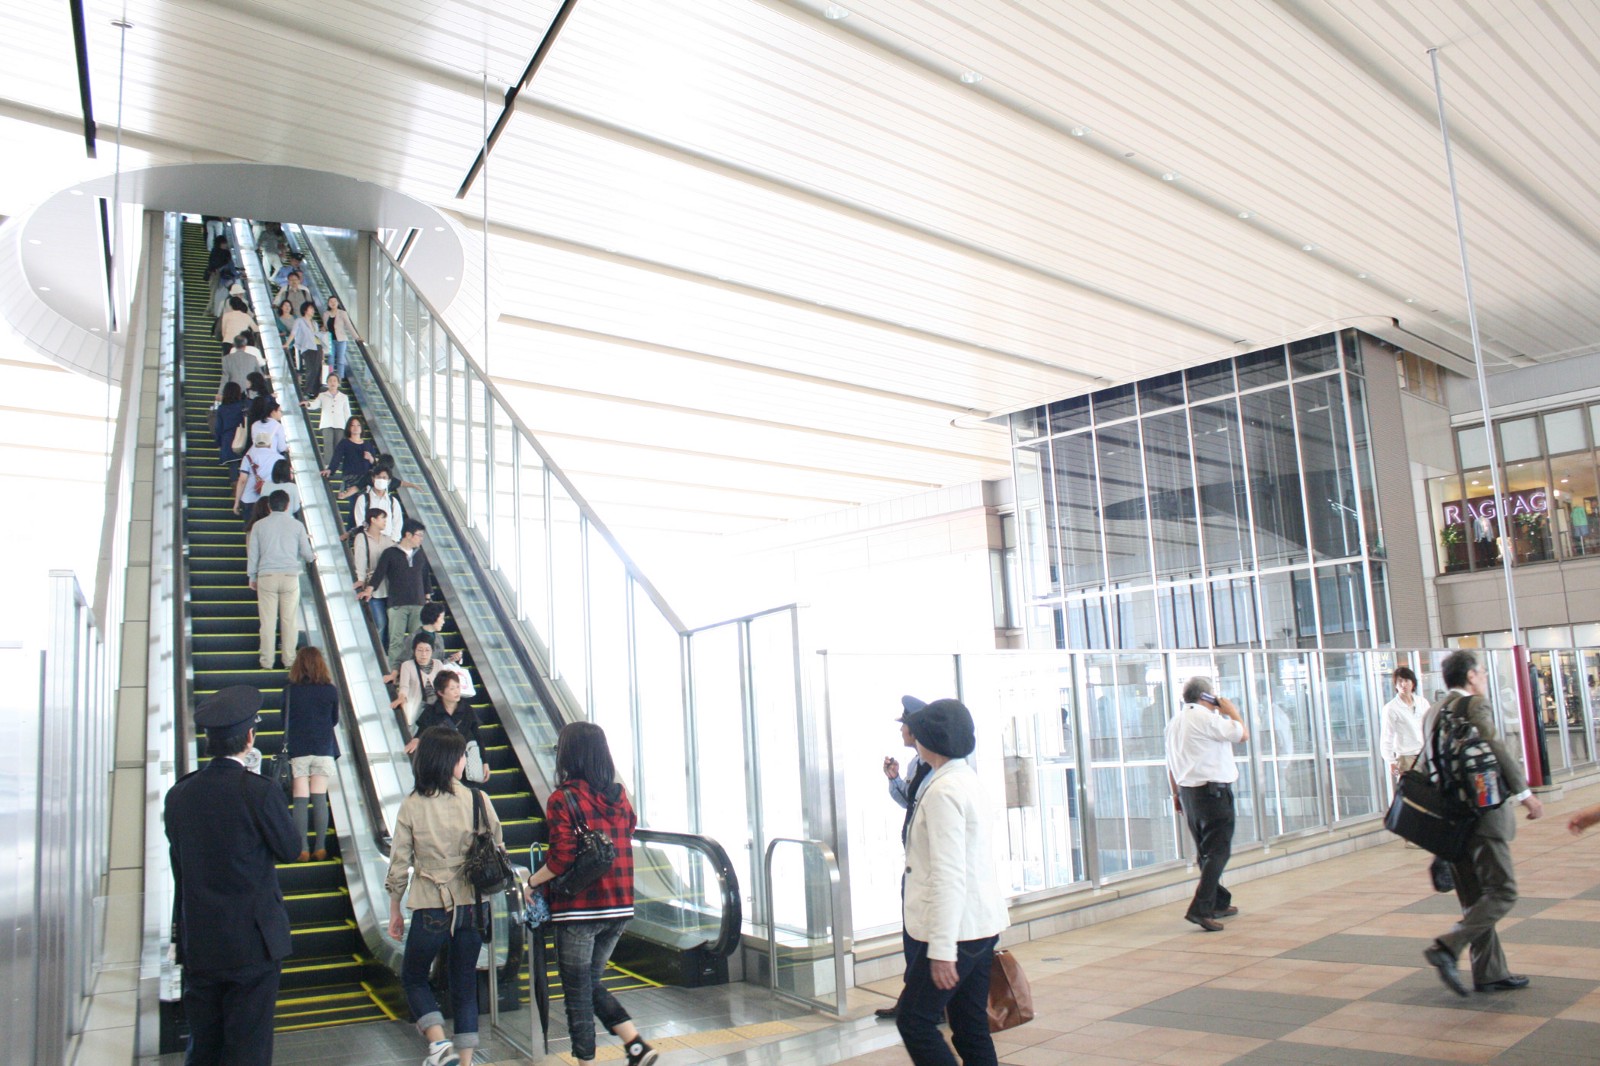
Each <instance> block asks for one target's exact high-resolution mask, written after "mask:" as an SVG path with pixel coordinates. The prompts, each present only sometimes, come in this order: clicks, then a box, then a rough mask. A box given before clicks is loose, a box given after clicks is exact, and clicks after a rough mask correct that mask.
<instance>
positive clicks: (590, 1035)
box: [555, 918, 629, 1060]
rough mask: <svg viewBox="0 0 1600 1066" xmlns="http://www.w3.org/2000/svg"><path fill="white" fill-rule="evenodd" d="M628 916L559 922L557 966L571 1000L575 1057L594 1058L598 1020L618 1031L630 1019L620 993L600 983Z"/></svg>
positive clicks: (570, 1031)
mask: <svg viewBox="0 0 1600 1066" xmlns="http://www.w3.org/2000/svg"><path fill="white" fill-rule="evenodd" d="M627 924H628V919H626V918H613V919H610V920H608V921H598V922H556V923H555V925H556V969H557V971H558V972H559V973H560V974H561V988H562V991H563V992H564V993H565V997H566V1003H567V1033H568V1034H569V1035H570V1036H571V1037H572V1057H573V1058H575V1059H584V1060H588V1059H593V1058H594V1020H595V1019H596V1018H599V1019H600V1024H601V1025H603V1026H605V1027H606V1032H608V1033H611V1032H615V1031H616V1028H617V1026H619V1025H621V1024H622V1023H623V1022H625V1021H628V1020H629V1018H628V1012H627V1011H625V1010H623V1009H622V1004H620V1003H618V1002H617V1000H616V997H615V996H613V995H612V994H611V993H610V992H607V991H606V990H605V989H604V988H603V987H601V985H600V977H601V975H602V974H603V973H605V969H606V963H607V962H608V961H610V959H611V951H612V949H613V948H615V947H616V946H617V940H618V939H619V938H621V936H622V930H623V928H624V927H625V926H626V925H627Z"/></svg>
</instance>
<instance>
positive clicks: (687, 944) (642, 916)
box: [628, 831, 725, 949]
mask: <svg viewBox="0 0 1600 1066" xmlns="http://www.w3.org/2000/svg"><path fill="white" fill-rule="evenodd" d="M648 835H649V834H648V831H646V836H648ZM720 886H721V880H720V879H719V877H718V871H717V865H716V863H715V862H714V861H713V860H712V857H711V856H710V855H708V854H706V853H705V852H703V851H701V850H699V849H697V848H692V847H685V846H684V845H682V844H677V843H669V842H665V841H659V840H649V839H635V840H634V842H633V921H632V922H630V923H628V932H629V933H630V934H631V935H634V936H641V937H644V938H645V939H647V940H650V941H652V942H654V943H657V944H666V945H669V946H672V947H676V948H679V949H688V948H694V947H699V946H701V945H705V944H715V943H716V942H717V939H718V937H719V936H720V935H721V933H722V926H723V915H724V913H725V910H724V900H723V894H722V891H721V887H720Z"/></svg>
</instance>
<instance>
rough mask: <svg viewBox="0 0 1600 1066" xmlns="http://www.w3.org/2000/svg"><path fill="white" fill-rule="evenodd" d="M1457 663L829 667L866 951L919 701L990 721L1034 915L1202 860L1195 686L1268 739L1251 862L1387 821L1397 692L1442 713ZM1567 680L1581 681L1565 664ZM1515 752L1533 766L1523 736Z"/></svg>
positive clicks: (1103, 654) (1249, 780)
mask: <svg viewBox="0 0 1600 1066" xmlns="http://www.w3.org/2000/svg"><path fill="white" fill-rule="evenodd" d="M1446 654H1447V652H1445V651H1422V652H1396V651H1391V650H1343V651H1313V650H1303V651H1302V650H1282V651H1255V652H1241V651H1211V650H1199V649H1196V650H1178V651H1155V652H1146V651H1115V652H1107V651H1080V652H1064V651H1044V652H1034V651H1028V652H994V653H983V654H969V655H960V656H949V655H925V656H915V655H849V654H836V653H835V654H829V655H827V656H826V667H825V670H824V678H823V689H824V692H825V706H826V714H827V718H828V721H829V723H830V728H831V730H832V734H833V751H834V759H835V761H836V764H837V766H838V780H839V781H840V782H841V784H842V788H843V791H844V796H845V810H846V815H847V818H846V822H847V826H848V829H847V833H846V837H847V851H848V854H849V856H850V861H849V865H848V871H849V881H850V892H851V900H852V907H853V911H854V926H855V931H856V935H857V936H873V935H879V934H883V933H889V932H892V931H894V930H895V929H897V928H898V921H899V902H900V900H899V889H900V881H899V877H900V872H901V871H900V866H899V864H898V863H896V862H890V861H886V860H885V858H884V856H886V855H893V854H896V853H897V852H896V850H895V849H896V847H897V845H898V843H899V833H900V827H901V821H902V818H903V812H902V811H901V809H900V808H899V807H898V806H896V805H895V804H894V803H893V802H892V801H891V799H890V798H889V796H888V794H887V789H886V787H885V782H884V778H883V775H882V771H881V768H880V767H881V763H882V758H883V756H884V755H894V756H895V757H896V758H898V759H899V760H900V761H901V762H902V764H903V763H904V761H905V755H906V753H905V751H904V750H903V749H901V748H900V747H899V744H900V741H899V737H898V736H897V735H896V727H895V725H894V718H895V716H896V715H897V713H898V709H899V700H900V696H901V695H903V694H907V693H909V694H912V695H916V696H918V697H920V698H923V699H932V698H937V697H940V696H948V695H955V696H958V697H959V698H960V699H962V701H963V702H965V703H966V705H967V706H968V707H969V708H970V709H971V710H972V713H973V717H974V720H975V722H976V725H977V736H978V746H977V750H976V751H975V752H974V753H973V755H972V758H971V760H970V761H971V762H972V764H973V767H974V769H975V770H976V771H977V773H978V776H979V779H980V780H981V781H982V782H983V786H984V792H985V795H986V796H987V797H988V800H989V805H990V813H991V816H992V817H993V819H994V822H993V826H992V835H993V840H994V847H995V850H996V857H997V859H998V860H999V861H1000V862H1001V864H1002V870H1003V872H1004V873H1003V880H1004V884H1005V887H1006V890H1007V892H1008V894H1009V895H1010V896H1011V898H1012V899H1013V900H1018V901H1027V900H1032V899H1036V898H1042V897H1046V896H1050V895H1059V894H1062V893H1067V892H1073V891H1078V890H1083V889H1092V888H1096V887H1099V886H1104V885H1107V884H1111V883H1115V882H1117V881H1119V880H1125V879H1127V878H1129V877H1135V876H1138V875H1140V874H1143V873H1147V872H1149V871H1152V870H1159V869H1162V868H1166V867H1172V866H1176V865H1178V864H1180V863H1183V862H1188V861H1192V860H1193V856H1194V845H1193V842H1192V841H1191V840H1190V838H1189V835H1188V831H1187V827H1186V826H1185V824H1184V822H1183V820H1182V817H1181V815H1179V814H1178V812H1177V811H1175V810H1174V809H1173V804H1172V798H1171V789H1170V787H1169V785H1168V781H1167V770H1166V742H1165V733H1166V728H1167V725H1168V723H1169V722H1170V721H1171V719H1172V715H1173V713H1174V712H1175V711H1176V710H1177V708H1178V707H1179V705H1180V702H1179V701H1180V698H1181V693H1182V688H1183V685H1184V683H1185V682H1186V681H1188V680H1189V679H1190V678H1192V677H1195V676H1197V675H1198V676H1206V677H1210V678H1212V679H1214V680H1215V682H1216V684H1217V687H1218V689H1219V691H1221V692H1222V694H1223V695H1226V696H1227V697H1228V698H1230V699H1232V700H1233V701H1234V702H1235V703H1237V704H1238V705H1239V706H1240V707H1241V708H1242V709H1243V711H1244V713H1245V715H1246V718H1247V721H1248V722H1249V724H1250V732H1251V736H1250V739H1249V740H1248V741H1247V742H1246V743H1243V744H1239V745H1236V746H1235V748H1234V761H1235V764H1236V766H1237V768H1238V772H1239V773H1238V780H1237V782H1236V784H1235V786H1234V796H1235V810H1236V817H1237V823H1236V828H1235V835H1234V846H1235V850H1246V849H1249V848H1251V847H1255V846H1259V845H1261V844H1263V843H1271V842H1274V841H1279V840H1282V839H1285V838H1292V837H1300V836H1304V835H1307V834H1315V833H1320V832H1326V831H1328V830H1330V829H1333V828H1336V827H1342V826H1346V825H1350V824H1354V823H1359V822H1363V821H1372V820H1375V819H1378V818H1380V817H1381V816H1382V814H1383V812H1384V811H1385V810H1386V809H1387V806H1388V802H1389V798H1390V792H1389V789H1390V782H1389V776H1388V773H1387V769H1386V767H1384V766H1383V764H1382V762H1381V760H1380V756H1379V753H1378V750H1377V748H1378V736H1379V728H1380V716H1381V711H1382V707H1383V704H1384V703H1385V702H1387V701H1388V700H1389V699H1390V698H1391V697H1392V696H1393V691H1392V688H1391V685H1390V680H1389V679H1390V675H1391V674H1392V672H1393V670H1394V667H1395V666H1396V665H1397V664H1398V663H1400V662H1405V663H1407V664H1409V665H1411V666H1412V668H1413V669H1415V670H1417V672H1418V674H1419V676H1420V677H1421V678H1422V681H1423V686H1422V687H1423V691H1424V694H1425V695H1427V696H1428V697H1429V699H1430V700H1432V699H1434V698H1436V695H1437V692H1436V690H1438V689H1439V688H1440V682H1439V678H1438V672H1437V665H1438V663H1439V662H1440V661H1441V660H1442V659H1443V657H1444V655H1446ZM1564 656H1565V658H1564V660H1563V661H1568V662H1570V664H1571V669H1570V670H1569V671H1568V673H1570V674H1572V676H1573V677H1577V676H1581V672H1582V670H1583V669H1585V668H1587V669H1589V670H1591V671H1594V670H1600V660H1596V659H1594V658H1592V657H1588V655H1587V653H1578V652H1572V651H1569V652H1566V653H1564ZM1503 658H1504V660H1505V661H1503V662H1502V661H1498V660H1495V659H1494V658H1493V657H1492V656H1491V657H1490V661H1489V662H1488V665H1489V667H1490V669H1491V671H1492V678H1493V680H1492V682H1491V687H1492V689H1493V690H1494V691H1499V690H1500V688H1504V687H1505V683H1506V682H1507V681H1508V679H1509V676H1510V675H1509V673H1508V672H1507V671H1509V669H1510V660H1509V657H1508V656H1505V657H1503ZM1556 658H1558V659H1560V658H1562V656H1561V655H1557V656H1556ZM1557 673H1558V675H1559V676H1560V677H1564V676H1566V675H1565V674H1561V672H1560V669H1559V664H1558V670H1557ZM1558 683H1560V680H1559V677H1558ZM1590 702H1592V701H1590ZM1590 702H1585V701H1584V700H1583V699H1581V698H1580V702H1579V707H1580V709H1581V714H1582V715H1589V714H1590ZM1512 713H1514V708H1511V709H1508V710H1507V714H1508V715H1509V714H1512ZM1510 721H1511V720H1510V719H1509V718H1508V722H1510ZM1574 721H1584V722H1589V721H1592V717H1581V718H1575V719H1574ZM1574 730H1576V727H1574ZM1584 735H1585V736H1586V737H1587V736H1590V735H1592V734H1591V733H1589V732H1585V734H1584ZM1512 738H1513V739H1512V744H1513V750H1520V747H1517V746H1516V745H1518V744H1519V743H1520V741H1519V740H1518V739H1517V733H1516V731H1515V730H1513V732H1512ZM1559 739H1560V738H1559V737H1558V738H1557V740H1558V741H1559Z"/></svg>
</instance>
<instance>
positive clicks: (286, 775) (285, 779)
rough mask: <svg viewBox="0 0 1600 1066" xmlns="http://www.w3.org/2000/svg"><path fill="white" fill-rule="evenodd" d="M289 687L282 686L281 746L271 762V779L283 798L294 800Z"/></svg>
mask: <svg viewBox="0 0 1600 1066" xmlns="http://www.w3.org/2000/svg"><path fill="white" fill-rule="evenodd" d="M290 690H291V686H289V685H284V686H283V744H282V746H281V747H280V748H279V749H278V757H277V758H275V759H273V760H272V779H273V780H274V781H276V782H277V783H278V787H279V788H281V789H283V794H284V795H285V796H288V797H290V798H291V799H293V798H294V768H293V767H292V766H290V765H289V692H290Z"/></svg>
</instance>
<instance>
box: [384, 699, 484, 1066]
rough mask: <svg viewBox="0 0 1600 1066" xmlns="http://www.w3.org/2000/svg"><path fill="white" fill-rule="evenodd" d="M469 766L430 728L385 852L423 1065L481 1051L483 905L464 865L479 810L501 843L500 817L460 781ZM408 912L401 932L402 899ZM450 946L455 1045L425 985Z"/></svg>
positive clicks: (444, 735) (447, 737) (436, 1065)
mask: <svg viewBox="0 0 1600 1066" xmlns="http://www.w3.org/2000/svg"><path fill="white" fill-rule="evenodd" d="M466 765H467V744H466V741H465V740H463V739H462V738H461V736H460V735H459V734H457V733H455V732H453V731H452V730H449V729H430V730H428V731H427V732H425V733H423V734H422V736H421V737H420V738H419V740H418V744H417V749H416V758H415V759H414V760H413V761H412V764H411V772H412V777H413V780H414V781H415V782H416V785H415V787H414V788H413V789H412V790H411V794H410V795H409V796H407V797H406V798H405V800H404V801H403V802H402V803H401V804H400V813H399V814H398V815H397V816H396V817H395V826H394V840H393V843H392V845H391V847H390V851H389V876H388V878H387V880H386V881H385V885H386V887H387V888H388V889H389V935H390V936H392V937H394V938H395V939H396V940H399V939H400V938H401V936H404V937H405V945H406V950H405V961H404V962H403V963H402V965H401V968H400V985H401V987H402V988H403V989H405V993H406V1002H407V1003H408V1004H409V1005H410V1007H411V1013H412V1015H413V1017H414V1018H415V1019H416V1026H417V1031H418V1032H419V1033H421V1034H422V1036H423V1039H425V1040H427V1041H428V1057H427V1058H425V1059H423V1060H422V1061H423V1066H446V1064H448V1063H452V1062H455V1061H457V1059H458V1058H459V1061H460V1064H461V1066H472V1056H473V1054H474V1053H475V1052H476V1050H477V1048H478V951H479V949H480V948H481V947H482V946H483V937H482V934H481V933H480V932H479V921H480V917H481V915H480V910H481V905H479V904H478V903H477V893H476V892H475V891H474V890H473V887H472V882H471V881H469V880H468V879H467V876H466V874H465V873H464V872H463V869H462V867H463V866H464V864H465V863H466V859H467V849H468V848H469V847H470V846H471V843H472V835H473V814H474V811H475V810H476V812H477V817H478V821H479V823H480V827H481V828H482V829H485V830H487V831H488V832H489V833H490V834H491V835H492V836H493V837H494V840H495V842H496V843H503V837H502V836H501V832H500V819H499V818H498V817H497V816H496V815H495V813H494V804H492V803H490V802H489V801H488V799H487V797H485V798H483V799H481V800H480V799H478V794H477V793H476V792H474V791H473V790H472V789H470V788H467V787H465V786H464V785H462V784H461V774H462V771H464V770H465V769H466ZM402 897H404V898H405V901H406V906H408V907H410V909H411V929H410V932H409V933H408V932H407V931H406V920H405V914H404V912H403V911H402V909H401V902H400V901H401V899H402ZM445 945H449V948H450V961H449V980H450V1001H451V1005H452V1006H453V1007H454V1018H453V1020H454V1022H455V1030H456V1032H455V1041H454V1046H452V1044H451V1041H449V1040H446V1039H445V1036H444V1015H443V1014H442V1013H440V1011H439V1000H438V999H437V997H435V996H434V994H433V988H432V986H431V985H430V984H429V982H428V972H429V970H430V969H431V968H432V966H433V960H434V959H435V957H437V956H438V954H439V949H440V948H442V947H444V946H445Z"/></svg>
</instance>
